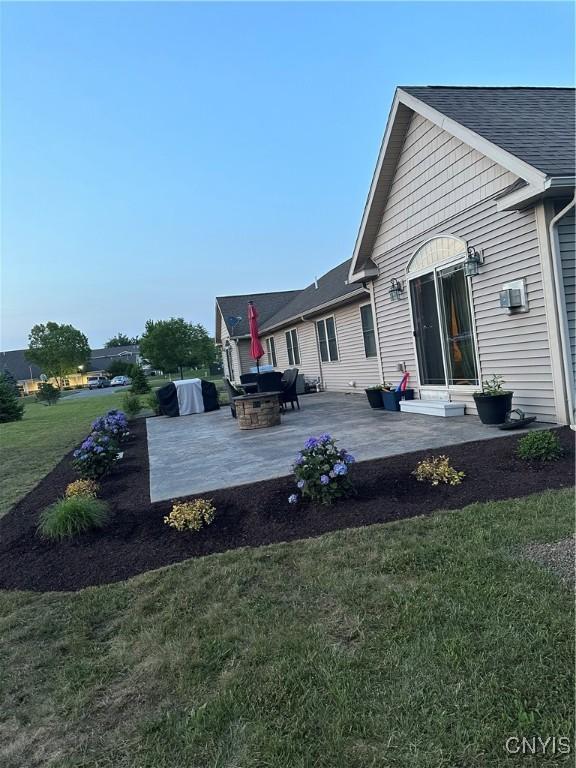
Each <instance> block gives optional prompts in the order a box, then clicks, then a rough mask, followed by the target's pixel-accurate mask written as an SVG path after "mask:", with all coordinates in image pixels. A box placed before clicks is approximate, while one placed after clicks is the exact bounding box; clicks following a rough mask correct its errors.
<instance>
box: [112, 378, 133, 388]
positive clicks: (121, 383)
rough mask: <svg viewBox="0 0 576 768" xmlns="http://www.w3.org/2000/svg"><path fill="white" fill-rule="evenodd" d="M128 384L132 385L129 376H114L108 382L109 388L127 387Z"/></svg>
mask: <svg viewBox="0 0 576 768" xmlns="http://www.w3.org/2000/svg"><path fill="white" fill-rule="evenodd" d="M128 384H132V379H131V378H130V376H114V378H113V379H112V381H111V382H110V386H111V387H127V386H128Z"/></svg>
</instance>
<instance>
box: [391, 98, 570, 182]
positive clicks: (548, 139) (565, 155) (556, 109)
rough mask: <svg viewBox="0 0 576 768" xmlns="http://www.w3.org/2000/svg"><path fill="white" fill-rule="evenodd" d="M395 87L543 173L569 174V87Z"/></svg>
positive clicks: (553, 174)
mask: <svg viewBox="0 0 576 768" xmlns="http://www.w3.org/2000/svg"><path fill="white" fill-rule="evenodd" d="M400 88H401V90H403V91H405V92H406V93H408V94H410V95H411V96H414V97H415V98H417V99H420V101H423V102H424V103H425V104H427V105H428V106H430V107H432V108H433V109H436V110H438V112H441V113H442V114H444V115H446V116H447V117H449V118H451V119H452V120H455V121H456V122H458V123H460V124H461V125H463V126H465V127H466V128H469V129H470V130H471V131H474V132H475V133H477V134H479V135H480V136H483V137H484V138H485V139H488V141H491V142H492V143H493V144H496V145H497V146H499V147H501V148H502V149H505V150H506V151H507V152H510V154H512V155H515V156H516V157H518V158H519V159H520V160H523V161H524V162H526V163H529V164H530V165H531V166H533V167H534V168H536V169H537V170H539V171H542V172H543V173H545V174H547V175H548V176H573V175H574V173H575V164H576V153H575V141H574V136H575V91H574V88H516V87H512V88H481V87H448V86H437V85H433V86H422V87H414V86H400Z"/></svg>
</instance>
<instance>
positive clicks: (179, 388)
mask: <svg viewBox="0 0 576 768" xmlns="http://www.w3.org/2000/svg"><path fill="white" fill-rule="evenodd" d="M156 397H157V398H158V404H159V406H160V413H162V415H163V416H188V415H190V414H191V413H204V412H206V411H216V410H217V409H218V408H219V407H220V405H219V404H218V390H217V389H216V385H215V384H213V382H211V381H205V380H204V379H183V380H182V381H172V382H170V383H169V384H166V385H165V386H163V387H160V389H159V390H157V392H156Z"/></svg>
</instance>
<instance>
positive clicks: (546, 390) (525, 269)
mask: <svg viewBox="0 0 576 768" xmlns="http://www.w3.org/2000/svg"><path fill="white" fill-rule="evenodd" d="M574 107H575V102H574V90H573V89H568V88H466V87H462V88H452V87H418V88H412V87H403V88H398V89H397V91H396V94H395V97H394V102H393V105H392V109H391V112H390V116H389V120H388V124H387V127H386V132H385V135H384V140H383V143H382V147H381V150H380V154H379V157H378V161H377V165H376V170H375V173H374V177H373V180H372V184H371V187H370V190H369V194H368V199H367V203H366V206H365V209H364V214H363V217H362V221H361V224H360V231H359V234H358V238H357V241H356V245H355V248H354V253H353V258H352V259H351V261H350V262H347V263H345V264H342V265H340V266H339V267H336V269H334V270H332V271H331V272H329V273H327V274H326V275H324V276H323V277H322V278H320V279H319V280H318V281H317V283H318V288H316V287H315V285H312V286H309V287H308V288H306V289H305V290H304V291H301V292H298V293H297V294H296V295H295V296H293V297H291V298H290V300H289V301H286V302H285V306H283V307H282V308H281V309H279V310H277V311H276V312H275V313H274V314H272V315H269V316H268V317H267V318H266V319H265V320H264V321H263V322H262V323H261V325H262V336H263V337H264V338H266V336H267V335H269V336H271V337H273V338H274V345H275V350H276V361H275V363H276V367H278V368H280V369H282V368H284V367H287V366H288V365H297V367H299V368H300V369H301V370H302V371H303V372H304V373H305V374H307V375H308V374H310V375H319V376H321V378H322V380H323V382H324V386H325V387H326V388H328V389H336V390H342V391H350V390H353V389H355V388H360V387H364V386H366V385H367V384H371V383H377V382H378V381H384V380H385V381H397V380H398V378H399V370H400V369H401V368H402V367H403V366H404V365H405V366H406V368H407V369H408V370H409V371H410V373H411V379H410V381H411V385H412V386H413V387H414V388H415V389H416V390H417V396H418V397H420V398H422V399H451V400H457V401H460V402H463V403H465V404H466V408H467V411H468V412H475V408H474V402H473V399H472V393H473V392H475V391H478V389H479V385H480V382H481V380H482V379H483V378H486V377H488V376H491V375H492V374H494V373H497V374H501V375H503V376H504V380H505V386H506V387H508V388H510V389H513V390H514V393H515V396H514V405H515V406H519V407H521V408H523V409H524V410H526V411H528V412H530V413H532V414H535V415H537V416H538V418H539V419H540V420H542V421H557V422H561V423H574V402H575V389H576V385H575V364H576V324H575V323H576V304H575V300H576V297H575V268H574V265H575V262H574V259H575V254H574V184H575V178H574V177H575V153H574V147H575V130H574ZM323 286H331V288H330V289H329V290H327V295H326V296H325V297H324V295H322V294H321V293H320V291H321V288H323ZM507 289H511V290H510V291H508V290H507ZM274 295H278V294H266V296H274ZM235 298H237V299H241V300H242V302H243V303H242V302H241V303H240V304H238V305H237V309H236V310H235V311H231V314H235V313H237V314H240V315H242V316H244V317H245V315H246V308H245V303H246V302H247V300H248V299H249V298H253V299H254V301H255V303H256V305H257V306H258V308H260V305H259V299H258V297H257V296H254V297H249V296H245V297H235ZM225 301H226V299H224V298H221V299H218V300H217V307H221V306H222V303H223V302H225ZM506 304H511V305H512V306H506ZM230 306H231V305H230ZM235 306H236V305H235ZM363 307H364V309H363ZM370 310H371V312H370ZM217 314H218V312H217ZM317 321H321V322H320V323H318V322H317ZM322 321H324V322H322ZM370 323H373V330H372V331H370V329H369V326H370ZM222 325H225V321H224V323H221V326H222ZM217 327H218V326H217ZM292 330H294V331H295V334H296V335H295V336H294V334H292V333H291V331H292ZM245 333H247V329H246V330H245ZM217 341H219V339H218V338H217ZM227 341H228V344H229V346H230V347H231V348H233V347H234V346H236V345H237V344H240V343H242V338H236V337H235V334H234V330H233V329H231V328H229V327H228V326H227ZM295 341H296V343H297V345H298V352H299V359H300V364H297V361H296V358H295V355H294V351H293V348H294V343H295ZM247 343H248V342H247ZM266 344H267V345H268V347H269V346H270V344H269V342H266ZM266 344H265V345H266ZM374 345H375V346H376V350H374V348H373V346H374ZM291 349H292V351H291ZM374 352H375V354H374ZM271 362H273V363H274V361H271ZM252 365H253V362H252V361H250V360H249V359H247V357H246V355H245V356H244V359H243V360H239V361H238V369H237V370H235V371H234V375H233V378H235V379H236V380H237V379H238V376H239V374H240V373H241V372H244V371H245V370H249V368H250V367H252Z"/></svg>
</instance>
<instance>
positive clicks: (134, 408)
mask: <svg viewBox="0 0 576 768" xmlns="http://www.w3.org/2000/svg"><path fill="white" fill-rule="evenodd" d="M122 408H123V409H124V411H125V413H126V415H127V416H128V418H129V419H133V418H135V417H136V416H138V414H139V413H140V411H141V410H142V403H141V402H140V398H139V397H138V395H135V394H133V393H132V392H126V394H125V395H124V397H123V398H122Z"/></svg>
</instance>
